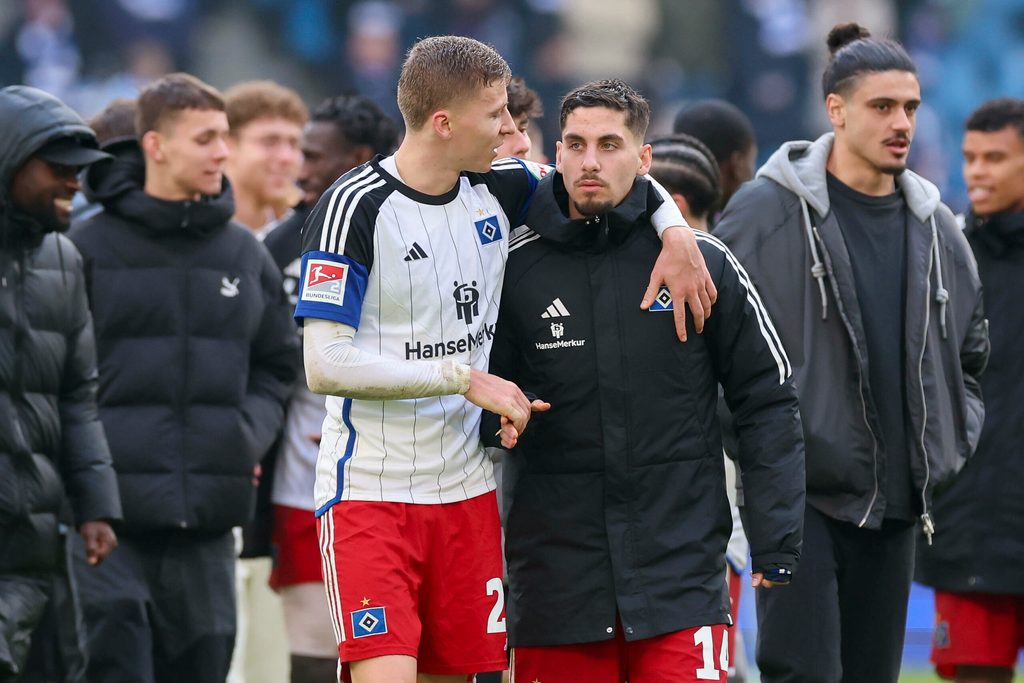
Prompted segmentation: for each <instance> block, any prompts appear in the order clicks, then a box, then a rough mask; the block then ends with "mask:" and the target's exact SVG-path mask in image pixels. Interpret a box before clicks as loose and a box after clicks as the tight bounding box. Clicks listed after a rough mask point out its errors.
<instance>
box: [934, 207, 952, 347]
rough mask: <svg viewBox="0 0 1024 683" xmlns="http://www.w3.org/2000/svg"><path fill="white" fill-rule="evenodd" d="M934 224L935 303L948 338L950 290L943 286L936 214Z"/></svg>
mask: <svg viewBox="0 0 1024 683" xmlns="http://www.w3.org/2000/svg"><path fill="white" fill-rule="evenodd" d="M931 224H932V253H933V254H934V256H935V280H936V284H937V288H936V290H935V303H937V304H938V305H939V329H940V330H942V338H943V339H945V338H946V302H948V301H949V291H948V290H947V289H946V288H945V287H943V286H942V252H941V250H940V249H939V230H938V228H937V227H936V226H935V214H932V216H931Z"/></svg>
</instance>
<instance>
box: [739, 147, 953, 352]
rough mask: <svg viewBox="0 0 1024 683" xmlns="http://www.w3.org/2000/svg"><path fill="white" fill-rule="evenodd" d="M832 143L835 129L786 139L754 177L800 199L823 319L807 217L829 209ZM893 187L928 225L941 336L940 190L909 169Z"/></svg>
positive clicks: (944, 296) (821, 284)
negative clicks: (811, 138) (810, 137)
mask: <svg viewBox="0 0 1024 683" xmlns="http://www.w3.org/2000/svg"><path fill="white" fill-rule="evenodd" d="M834 143H835V133H826V134H824V135H822V136H821V137H820V138H818V139H817V140H815V141H814V142H810V141H808V140H796V141H792V142H787V143H785V144H783V145H782V146H781V147H779V149H778V150H776V151H775V153H774V154H772V155H771V157H769V158H768V161H767V162H765V165H764V166H762V167H761V168H760V169H759V170H758V171H757V176H756V177H758V178H767V179H769V180H774V181H775V182H777V183H778V184H779V185H781V186H782V187H784V188H786V189H787V190H789V191H790V192H792V193H793V194H795V195H796V196H797V197H798V198H799V199H800V206H801V209H802V213H803V221H804V231H805V233H806V236H807V244H808V246H809V247H810V253H811V259H812V265H811V275H812V276H813V277H814V279H815V281H816V282H817V283H818V292H819V294H820V296H821V317H822V319H825V318H826V317H827V316H828V297H827V296H826V294H825V273H826V269H825V265H824V264H823V263H822V260H821V254H820V252H819V250H818V245H817V244H816V240H815V237H814V223H813V222H812V221H811V215H810V211H808V207H810V209H813V210H814V212H815V213H816V214H817V215H818V216H827V215H828V213H829V209H830V205H829V197H828V179H827V171H826V168H827V166H828V157H829V154H830V153H831V152H832V145H833V144H834ZM896 187H897V188H898V189H899V190H900V192H902V193H903V198H904V200H905V201H906V203H907V209H908V210H909V211H910V213H911V214H913V215H914V217H915V218H917V220H919V221H921V222H922V223H926V224H930V225H931V229H932V251H933V254H934V257H935V260H936V264H937V267H936V268H935V273H936V278H937V282H936V288H935V302H936V303H938V304H939V308H940V311H939V316H940V317H939V323H940V325H941V327H942V336H943V337H944V338H945V336H946V302H947V301H949V291H948V290H947V289H946V288H945V286H944V285H943V282H942V267H941V266H942V250H941V249H939V240H938V227H937V226H936V224H935V212H936V211H937V210H938V208H939V206H940V204H941V198H940V195H939V189H938V188H937V187H935V185H933V184H932V183H931V182H929V181H927V180H925V179H924V178H922V177H921V176H919V175H917V174H916V173H914V172H913V171H911V170H909V169H908V170H905V171H903V172H902V173H900V174H898V175H897V176H896Z"/></svg>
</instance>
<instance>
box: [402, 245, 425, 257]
mask: <svg viewBox="0 0 1024 683" xmlns="http://www.w3.org/2000/svg"><path fill="white" fill-rule="evenodd" d="M425 258H430V255H429V254H427V252H425V251H424V250H423V247H421V246H420V245H419V244H417V243H416V242H413V243H412V248H411V249H410V250H409V253H408V254H406V255H405V258H404V259H402V260H403V261H419V260H420V259H425Z"/></svg>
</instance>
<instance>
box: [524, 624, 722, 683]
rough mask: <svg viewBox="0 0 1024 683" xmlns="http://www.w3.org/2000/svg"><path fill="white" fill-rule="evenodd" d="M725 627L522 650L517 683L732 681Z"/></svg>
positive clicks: (618, 633) (617, 631) (618, 632)
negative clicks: (651, 636)
mask: <svg viewBox="0 0 1024 683" xmlns="http://www.w3.org/2000/svg"><path fill="white" fill-rule="evenodd" d="M725 632H726V627H725V624H715V625H713V626H695V627H694V628H688V629H685V630H682V631H676V632H674V633H666V634H664V635H661V636H655V637H653V638H645V639H643V640H634V641H626V640H625V639H624V638H623V637H622V626H621V625H620V624H616V629H615V638H614V639H612V640H602V641H600V642H597V643H581V644H579V645H552V646H547V647H517V648H515V649H514V650H512V679H511V683H534V682H535V681H543V683H579V682H580V681H586V682H587V683H624V682H625V681H627V680H628V681H629V683H663V682H664V681H672V682H673V683H701V682H702V681H722V683H725V680H726V679H727V678H728V671H729V646H728V641H727V639H726V633H725Z"/></svg>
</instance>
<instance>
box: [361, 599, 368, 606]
mask: <svg viewBox="0 0 1024 683" xmlns="http://www.w3.org/2000/svg"><path fill="white" fill-rule="evenodd" d="M360 602H361V603H363V607H369V606H370V598H363V599H362V600H360Z"/></svg>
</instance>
